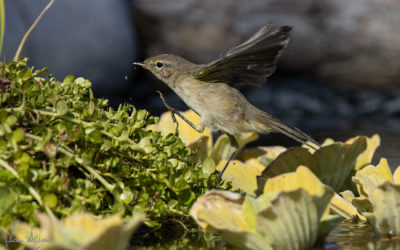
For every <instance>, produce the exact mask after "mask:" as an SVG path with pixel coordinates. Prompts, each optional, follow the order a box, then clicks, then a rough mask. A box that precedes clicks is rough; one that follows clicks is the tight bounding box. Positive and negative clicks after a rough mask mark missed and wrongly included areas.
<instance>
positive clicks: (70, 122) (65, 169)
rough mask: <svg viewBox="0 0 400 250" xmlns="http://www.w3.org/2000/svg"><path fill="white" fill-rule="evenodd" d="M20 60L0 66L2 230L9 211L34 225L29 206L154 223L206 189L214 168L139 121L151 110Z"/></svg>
mask: <svg viewBox="0 0 400 250" xmlns="http://www.w3.org/2000/svg"><path fill="white" fill-rule="evenodd" d="M27 61H28V60H27V59H26V58H21V59H20V60H18V61H17V62H11V63H9V64H8V65H5V64H4V63H2V64H0V73H1V78H0V191H1V192H2V193H4V194H6V195H4V196H1V197H0V199H1V201H0V204H1V205H0V215H1V216H0V225H1V226H2V227H3V228H6V227H7V226H8V225H10V223H11V222H12V221H13V218H18V219H19V220H22V221H27V222H29V223H31V224H34V223H36V222H35V219H34V217H33V214H34V211H35V210H41V211H45V212H47V213H48V214H49V215H50V216H53V215H54V216H55V217H60V218H62V217H65V216H68V215H71V214H75V213H79V212H90V213H94V214H96V215H99V216H107V215H109V214H115V213H118V214H120V215H121V216H123V217H125V218H128V217H131V216H132V215H133V214H135V213H137V212H141V213H146V214H147V220H146V221H145V222H146V223H147V224H148V225H152V226H155V225H159V222H163V221H166V220H168V218H169V217H171V216H175V217H176V216H183V217H182V219H184V218H185V216H186V214H187V212H188V211H189V208H190V206H191V204H192V203H193V202H194V201H195V199H196V198H197V197H198V196H199V195H201V194H203V193H204V192H205V191H206V190H208V189H210V188H212V187H215V180H216V177H217V172H216V171H215V169H212V168H202V166H201V165H196V164H194V162H193V159H192V158H193V157H194V156H195V151H194V150H191V149H189V148H187V147H186V146H185V145H184V143H183V142H182V141H181V140H180V139H179V138H178V137H176V136H175V135H174V134H168V135H166V136H163V135H162V134H161V133H160V132H158V131H152V130H149V129H147V128H146V127H147V126H148V125H150V124H155V123H156V122H157V118H156V117H153V116H150V115H149V113H148V112H147V111H145V110H136V109H135V108H134V106H132V105H129V104H124V105H120V106H119V108H118V109H117V110H113V109H112V108H110V107H109V106H108V102H107V100H105V99H97V98H95V97H94V96H93V93H92V91H91V89H90V87H91V83H90V81H88V80H86V79H83V78H75V77H73V76H67V77H66V78H65V79H64V81H63V82H58V81H57V80H56V79H55V78H54V77H52V76H50V77H48V78H43V77H40V75H41V74H42V73H44V72H45V71H47V69H46V68H45V69H42V70H34V68H33V67H32V68H30V67H27V66H26V64H27ZM223 185H225V184H223ZM220 187H225V186H220ZM10 204H11V205H10Z"/></svg>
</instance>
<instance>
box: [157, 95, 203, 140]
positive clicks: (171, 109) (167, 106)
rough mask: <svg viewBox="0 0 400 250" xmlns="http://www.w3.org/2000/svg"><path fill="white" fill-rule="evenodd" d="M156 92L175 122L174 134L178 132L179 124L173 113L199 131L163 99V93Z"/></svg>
mask: <svg viewBox="0 0 400 250" xmlns="http://www.w3.org/2000/svg"><path fill="white" fill-rule="evenodd" d="M157 93H158V94H159V95H160V98H161V100H162V102H163V103H164V106H165V107H166V108H167V109H168V110H169V111H171V117H172V120H173V121H174V123H176V130H175V132H176V134H178V126H179V124H178V121H177V120H176V117H175V115H178V116H179V117H180V118H182V120H184V121H185V122H186V123H187V124H189V125H190V127H192V128H193V129H195V130H197V131H199V130H198V128H197V126H196V125H194V124H193V123H192V122H191V121H189V120H188V119H187V118H186V117H185V116H183V115H182V114H181V113H180V112H179V111H178V110H176V109H174V108H173V107H171V106H169V105H168V103H167V102H166V101H165V98H164V96H163V94H162V93H161V91H157ZM203 130H204V128H203Z"/></svg>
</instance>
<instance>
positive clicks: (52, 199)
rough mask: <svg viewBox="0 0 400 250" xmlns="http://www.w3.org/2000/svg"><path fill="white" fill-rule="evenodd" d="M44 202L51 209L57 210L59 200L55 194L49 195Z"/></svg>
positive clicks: (44, 198)
mask: <svg viewBox="0 0 400 250" xmlns="http://www.w3.org/2000/svg"><path fill="white" fill-rule="evenodd" d="M43 202H44V204H46V205H47V206H49V207H50V208H55V207H56V206H57V203H58V199H57V196H56V195H55V194H52V193H48V194H46V195H45V196H44V197H43Z"/></svg>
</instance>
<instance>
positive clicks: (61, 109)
mask: <svg viewBox="0 0 400 250" xmlns="http://www.w3.org/2000/svg"><path fill="white" fill-rule="evenodd" d="M56 110H57V114H58V115H65V114H66V113H67V112H68V104H67V102H65V101H64V100H58V101H57V103H56Z"/></svg>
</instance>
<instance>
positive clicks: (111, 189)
mask: <svg viewBox="0 0 400 250" xmlns="http://www.w3.org/2000/svg"><path fill="white" fill-rule="evenodd" d="M25 135H26V137H28V138H32V139H34V140H38V141H43V139H42V138H41V137H39V136H36V135H32V134H29V133H25ZM57 150H58V151H59V152H61V153H63V154H65V155H68V156H69V157H71V158H74V159H75V161H76V162H77V163H78V164H79V165H81V166H82V167H83V168H84V169H85V170H86V171H88V172H89V173H90V174H92V175H93V176H94V177H95V178H96V179H97V180H98V181H99V182H100V183H101V184H103V186H104V187H105V188H106V189H107V190H108V191H110V192H111V193H112V192H113V190H114V185H111V184H110V183H108V182H107V180H106V179H104V178H103V177H102V176H101V175H100V174H99V173H97V171H96V170H94V169H93V168H92V167H90V166H87V165H85V164H84V162H83V160H82V159H81V158H79V157H78V156H76V155H74V154H73V153H71V152H69V151H68V150H66V149H65V148H63V147H61V146H58V147H57ZM12 170H14V169H12ZM14 171H15V170H14Z"/></svg>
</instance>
